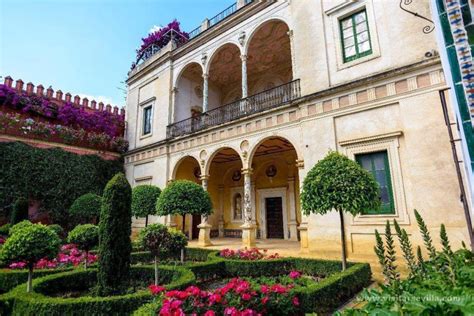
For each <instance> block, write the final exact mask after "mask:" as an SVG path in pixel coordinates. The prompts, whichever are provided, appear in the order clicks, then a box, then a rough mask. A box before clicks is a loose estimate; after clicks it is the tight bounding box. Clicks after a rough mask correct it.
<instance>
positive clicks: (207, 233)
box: [198, 222, 212, 247]
mask: <svg viewBox="0 0 474 316" xmlns="http://www.w3.org/2000/svg"><path fill="white" fill-rule="evenodd" d="M198 228H199V240H198V244H199V246H200V247H208V246H212V243H211V228H212V225H210V224H208V223H206V222H204V223H201V224H199V225H198Z"/></svg>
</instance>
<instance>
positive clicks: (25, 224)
mask: <svg viewBox="0 0 474 316" xmlns="http://www.w3.org/2000/svg"><path fill="white" fill-rule="evenodd" d="M31 225H33V223H32V222H30V221H29V220H24V221H21V222H19V223H17V224H15V225H12V226H11V227H10V231H9V232H10V236H11V235H13V234H14V233H15V232H17V231H20V230H22V229H23V228H26V227H30V226H31Z"/></svg>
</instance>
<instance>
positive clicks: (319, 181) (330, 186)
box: [301, 152, 380, 270]
mask: <svg viewBox="0 0 474 316" xmlns="http://www.w3.org/2000/svg"><path fill="white" fill-rule="evenodd" d="M301 202H302V207H303V210H304V213H305V214H306V215H309V214H310V213H316V214H326V213H328V212H330V211H332V210H336V211H337V212H339V217H340V224H341V244H342V269H343V270H345V269H346V266H347V259H346V237H345V229H344V215H343V212H347V213H350V214H352V215H357V214H360V213H362V212H364V211H367V210H370V209H375V208H378V207H379V206H380V199H379V188H378V184H377V182H376V181H375V179H374V178H373V176H372V175H371V174H370V173H369V172H368V171H366V170H365V169H364V168H362V167H361V166H360V165H359V164H358V163H357V162H355V161H352V160H350V159H349V158H347V157H346V156H344V155H341V154H339V153H337V152H329V153H328V154H327V156H326V157H325V158H324V159H322V160H320V161H319V162H318V163H317V164H316V165H315V166H314V167H313V168H312V169H311V170H310V171H309V173H308V175H307V176H306V178H305V179H304V182H303V190H302V193H301Z"/></svg>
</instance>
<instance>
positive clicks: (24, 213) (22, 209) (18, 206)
mask: <svg viewBox="0 0 474 316" xmlns="http://www.w3.org/2000/svg"><path fill="white" fill-rule="evenodd" d="M24 220H28V200H27V199H25V198H22V197H21V198H18V199H17V200H16V201H15V203H14V204H13V210H12V216H11V217H10V223H11V224H12V225H15V224H17V223H19V222H21V221H24Z"/></svg>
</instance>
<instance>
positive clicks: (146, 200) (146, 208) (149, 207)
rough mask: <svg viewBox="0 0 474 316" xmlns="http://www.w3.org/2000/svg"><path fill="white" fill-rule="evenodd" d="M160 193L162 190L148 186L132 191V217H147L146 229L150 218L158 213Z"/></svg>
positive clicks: (140, 186)
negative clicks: (157, 204)
mask: <svg viewBox="0 0 474 316" xmlns="http://www.w3.org/2000/svg"><path fill="white" fill-rule="evenodd" d="M160 193H161V190H160V188H158V187H157V186H154V185H148V184H147V185H139V186H136V187H134V188H133V189H132V215H133V216H135V217H145V227H147V226H148V216H149V215H154V214H155V213H156V202H157V200H158V197H159V196H160Z"/></svg>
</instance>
